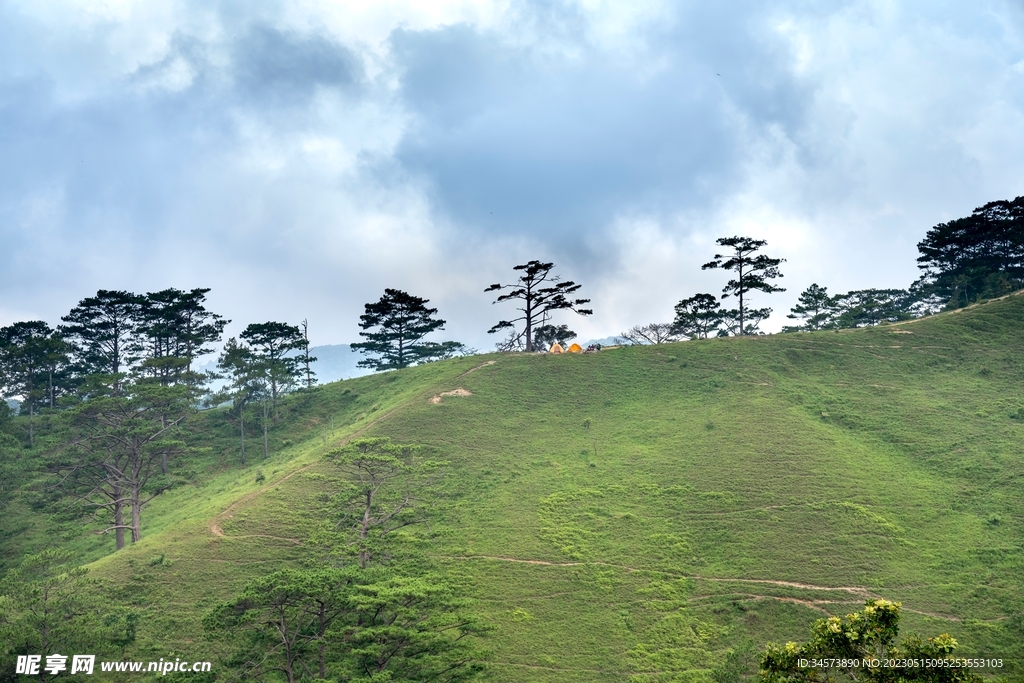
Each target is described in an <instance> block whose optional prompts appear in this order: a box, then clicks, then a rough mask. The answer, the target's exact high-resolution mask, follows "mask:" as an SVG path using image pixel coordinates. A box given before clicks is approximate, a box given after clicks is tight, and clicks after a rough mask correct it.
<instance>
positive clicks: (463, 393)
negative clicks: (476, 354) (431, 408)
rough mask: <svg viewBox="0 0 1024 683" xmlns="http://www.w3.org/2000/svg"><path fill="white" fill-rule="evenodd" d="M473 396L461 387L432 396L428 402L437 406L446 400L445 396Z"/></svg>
mask: <svg viewBox="0 0 1024 683" xmlns="http://www.w3.org/2000/svg"><path fill="white" fill-rule="evenodd" d="M492 362H493V361H492ZM472 395H473V394H471V393H470V392H468V391H466V390H465V389H463V388H462V387H459V388H458V389H452V390H451V391H442V392H441V393H440V394H436V395H434V396H431V397H430V399H428V400H429V401H430V402H431V403H433V404H435V405H436V404H438V403H440V402H441V399H442V398H444V397H445V396H472Z"/></svg>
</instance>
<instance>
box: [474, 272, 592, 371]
mask: <svg viewBox="0 0 1024 683" xmlns="http://www.w3.org/2000/svg"><path fill="white" fill-rule="evenodd" d="M554 267H555V264H554V263H541V262H540V261H530V262H528V263H524V264H521V265H518V266H514V267H513V268H512V270H518V271H522V275H520V276H519V279H518V280H516V281H515V282H513V283H511V284H507V285H502V284H498V283H495V284H493V285H491V286H490V287H488V288H487V289H485V290H484V291H485V292H498V291H505V293H504V294H502V295H500V296H499V297H498V298H497V299H495V300H494V303H501V302H503V301H520V302H521V306H520V308H519V311H520V313H522V315H520V316H518V317H516V318H513V319H512V320H501V321H499V322H498V323H497V324H496V325H494V326H493V327H492V328H491V329H489V330H487V333H488V334H494V333H495V332H498V331H499V330H510V334H509V337H508V339H506V340H505V341H504V342H502V343H500V344H499V345H498V347H499V348H500V349H501V350H504V351H511V350H514V349H523V350H525V351H526V352H528V353H529V352H531V351H534V350H535V349H536V346H537V345H536V344H534V330H535V329H536V328H538V327H541V326H543V325H547V324H548V319H549V318H550V316H551V313H553V312H554V311H561V310H568V311H572V312H574V313H578V314H579V315H593V313H594V312H593V311H592V310H590V309H588V308H580V306H583V305H584V304H588V303H590V299H569V298H568V296H569V295H570V294H573V293H574V292H576V291H577V290H579V289H580V287H581V286H582V285H578V284H576V283H575V282H573V281H572V280H564V281H563V280H562V279H561V278H560V277H559V276H557V275H552V274H551V271H552V269H554ZM518 325H522V328H521V329H520V328H519V327H518Z"/></svg>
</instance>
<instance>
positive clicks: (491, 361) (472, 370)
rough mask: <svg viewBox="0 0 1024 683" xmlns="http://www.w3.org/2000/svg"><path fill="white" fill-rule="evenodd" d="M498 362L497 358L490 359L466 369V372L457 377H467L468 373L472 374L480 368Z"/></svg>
mask: <svg viewBox="0 0 1024 683" xmlns="http://www.w3.org/2000/svg"><path fill="white" fill-rule="evenodd" d="M497 362H498V361H496V360H489V361H487V362H486V363H481V364H480V365H478V366H476V367H475V368H470V369H469V370H466V371H465V372H464V373H462V374H461V375H459V376H457V377H456V378H455V379H462V378H463V377H465V376H466V375H468V374H470V373H471V372H476V371H477V370H479V369H480V368H486V367H487V366H488V365H494V364H495V363H497Z"/></svg>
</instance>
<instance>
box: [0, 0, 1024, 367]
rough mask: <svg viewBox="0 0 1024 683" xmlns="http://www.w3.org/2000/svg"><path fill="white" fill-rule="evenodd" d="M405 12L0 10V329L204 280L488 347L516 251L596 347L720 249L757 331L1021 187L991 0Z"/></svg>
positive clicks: (901, 271)
mask: <svg viewBox="0 0 1024 683" xmlns="http://www.w3.org/2000/svg"><path fill="white" fill-rule="evenodd" d="M427 5H428V4H427V3H414V2H409V3H402V2H379V3H358V4H356V3H338V2H328V1H326V0H324V1H322V2H317V1H315V0H306V1H305V2H280V3H274V2H264V3H258V2H244V3H243V2H230V1H225V2H219V3H218V2H209V1H208V0H204V1H203V2H188V1H186V0H179V1H178V2H166V3H149V2H142V1H138V2H134V1H114V0H109V1H108V2H105V3H97V2H95V1H93V2H70V1H59V2H58V1H54V2H40V1H39V0H33V1H31V2H15V1H10V0H9V1H6V2H5V1H3V0H0V324H9V323H10V322H13V321H15V320H22V319H34V318H42V319H45V320H48V321H49V322H51V323H56V322H58V319H59V317H60V315H62V314H63V313H65V312H66V311H67V310H68V309H69V308H70V307H71V306H73V305H74V304H75V303H76V302H77V301H78V300H79V299H81V298H82V297H84V296H86V295H89V294H91V293H93V292H95V291H96V290H97V289H100V288H104V289H115V288H118V289H120V288H123V289H132V290H136V291H153V290H157V289H162V288H165V287H172V286H174V287H179V288H191V287H199V286H206V287H212V288H213V292H212V294H211V303H212V308H213V309H214V310H216V311H218V312H220V313H223V314H224V315H226V316H228V317H230V318H232V319H233V320H234V324H233V325H232V328H231V330H232V331H234V332H237V331H238V330H240V329H241V328H242V327H244V325H245V324H247V323H249V322H256V321H264V320H269V319H274V320H282V321H287V322H291V323H297V322H298V321H299V320H301V319H302V318H304V317H305V318H309V320H310V323H311V331H312V333H313V341H314V343H316V344H329V343H340V342H349V341H353V340H355V339H356V338H357V332H358V327H357V321H358V320H357V319H358V315H359V313H360V312H361V311H362V305H363V304H364V303H365V302H367V301H371V300H375V299H376V298H377V297H379V296H380V294H381V293H382V290H383V288H384V287H397V288H401V289H406V290H408V291H410V292H412V293H414V294H417V295H420V296H424V297H427V298H429V299H430V300H431V301H432V303H433V305H436V306H437V307H438V308H439V309H440V313H441V315H442V317H444V318H445V319H446V320H448V321H449V324H448V328H447V332H446V333H445V334H444V335H443V336H444V337H445V338H453V339H458V340H461V341H465V342H467V343H469V344H470V345H472V346H476V347H479V348H490V346H491V344H493V342H494V341H496V340H494V339H492V338H489V337H488V336H487V335H486V334H484V331H485V330H486V329H487V328H488V327H490V325H491V324H493V323H494V322H495V321H496V320H498V319H499V318H501V317H504V313H503V311H502V310H501V309H500V308H498V307H492V306H491V304H490V301H491V300H490V299H489V298H488V295H485V294H484V293H483V289H484V287H486V286H487V285H488V284H490V283H492V282H497V281H506V280H508V279H509V277H510V276H511V274H512V273H511V266H512V265H515V264H516V263H521V262H523V261H525V260H528V259H532V258H541V259H546V260H553V261H555V262H556V263H557V264H558V266H559V268H558V270H559V272H561V273H562V274H563V275H564V276H566V277H567V278H571V279H574V280H576V281H577V282H580V283H582V284H583V285H584V288H583V290H582V293H583V294H584V295H587V296H589V297H590V298H591V299H592V300H593V308H594V310H595V315H594V316H593V317H591V318H588V319H578V318H575V317H574V316H571V315H569V316H566V318H565V319H564V320H562V321H560V322H567V323H569V324H570V326H571V327H573V329H575V330H577V331H578V332H579V333H580V335H581V337H583V338H584V339H586V338H594V337H604V336H608V335H612V334H615V333H618V332H620V331H622V330H623V329H624V328H627V327H629V326H631V325H633V324H637V323H645V322H651V321H667V320H669V319H670V318H671V315H672V306H673V305H674V304H675V303H676V302H677V301H678V300H679V299H681V298H683V297H686V296H690V295H692V294H694V293H696V292H715V293H717V292H718V291H719V290H720V288H721V286H722V283H723V281H724V279H725V278H724V276H723V275H722V274H720V273H715V272H707V271H705V272H702V271H701V270H700V264H701V263H703V262H705V261H707V260H709V258H710V257H711V256H712V255H713V254H714V252H715V245H714V239H715V238H716V237H721V236H726V235H733V234H746V235H751V236H755V237H760V238H764V239H767V240H768V241H769V246H768V248H767V251H768V253H770V254H771V255H773V256H780V257H784V258H786V259H787V263H786V264H785V265H784V267H783V272H784V273H785V278H784V280H783V282H782V284H783V286H786V287H787V288H788V291H787V292H786V293H784V294H775V295H772V296H771V297H761V298H759V299H758V300H757V301H756V303H757V305H770V306H772V307H773V308H774V309H775V311H776V315H775V316H774V317H773V319H772V320H771V321H770V322H769V323H768V325H767V328H768V329H778V327H780V326H781V325H782V324H783V322H784V320H785V318H784V315H785V313H786V312H787V311H788V309H789V307H790V306H792V304H793V302H794V300H795V297H796V295H797V294H798V293H799V291H800V290H802V289H803V288H804V287H806V286H807V285H809V284H810V283H811V282H818V283H819V284H821V285H825V286H827V287H829V288H830V289H831V290H833V291H846V290H848V289H853V288H862V287H896V286H898V287H905V286H907V285H909V284H910V282H911V281H912V280H914V279H915V278H916V277H917V269H916V264H915V258H916V255H917V253H916V248H915V245H916V243H917V241H918V240H920V239H921V237H922V236H923V235H924V232H925V231H926V230H927V229H928V228H930V227H931V226H933V225H935V224H936V223H939V222H942V221H946V220H949V219H952V218H956V217H959V216H963V215H966V214H968V213H970V211H971V210H972V209H973V208H975V207H976V206H980V205H981V204H983V203H985V202H987V201H990V200H994V199H1006V198H1012V197H1015V196H1017V195H1019V194H1024V36H1022V28H1024V12H1022V10H1021V6H1020V5H1019V3H1016V2H1001V1H995V0H991V1H985V0H979V1H978V2H973V3H963V2H939V1H936V0H929V1H928V2H924V1H922V2H897V1H895V0H894V1H883V0H878V1H876V2H800V1H796V0H793V1H789V2H787V1H785V0H783V1H781V2H775V3H770V7H768V6H766V4H765V3H761V2H742V1H737V2H732V3H705V2H664V3H661V2H650V3H619V2H615V3H613V2H598V1H584V2H575V3H574V2H523V3H488V2H471V1H469V0H466V1H463V2H458V1H453V2H431V3H429V6H427Z"/></svg>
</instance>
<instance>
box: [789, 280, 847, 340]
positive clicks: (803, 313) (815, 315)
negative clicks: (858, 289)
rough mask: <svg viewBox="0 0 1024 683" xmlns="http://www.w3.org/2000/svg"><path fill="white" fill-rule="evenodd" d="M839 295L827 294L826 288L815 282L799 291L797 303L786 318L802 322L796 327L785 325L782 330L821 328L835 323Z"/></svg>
mask: <svg viewBox="0 0 1024 683" xmlns="http://www.w3.org/2000/svg"><path fill="white" fill-rule="evenodd" d="M838 299H839V297H834V296H829V293H828V289H827V288H825V287H819V286H818V285H817V284H816V283H815V284H812V285H811V286H810V287H808V288H807V289H805V290H804V291H803V292H801V293H800V299H799V303H798V304H797V305H796V306H794V307H793V308H792V309H790V310H791V313H790V314H789V315H787V316H786V317H787V318H791V319H793V320H802V321H803V324H802V325H799V326H796V327H785V328H783V332H797V331H801V330H808V331H814V330H823V329H826V328H828V327H831V326H833V325H834V324H835V319H836V316H837V315H838V314H839V301H838Z"/></svg>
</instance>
